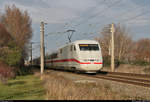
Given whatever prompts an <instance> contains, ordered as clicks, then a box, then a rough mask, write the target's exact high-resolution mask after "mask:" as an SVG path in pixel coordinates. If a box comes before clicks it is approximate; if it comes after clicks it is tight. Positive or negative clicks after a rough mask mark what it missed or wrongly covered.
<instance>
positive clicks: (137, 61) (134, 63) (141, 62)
mask: <svg viewBox="0 0 150 102" xmlns="http://www.w3.org/2000/svg"><path fill="white" fill-rule="evenodd" d="M130 64H132V65H139V66H147V65H150V62H146V61H143V60H135V61H132V62H131V63H130Z"/></svg>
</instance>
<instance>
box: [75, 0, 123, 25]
mask: <svg viewBox="0 0 150 102" xmlns="http://www.w3.org/2000/svg"><path fill="white" fill-rule="evenodd" d="M120 2H121V0H118V1H116V2H114V3H112V4H111V5H108V6H107V7H106V8H107V9H106V8H104V9H103V10H102V11H101V12H98V13H96V14H95V15H92V16H90V17H88V18H87V19H84V20H83V21H82V22H80V23H79V24H77V25H75V26H79V25H81V24H84V23H85V22H86V23H87V22H88V21H89V20H91V19H93V18H95V17H97V16H99V14H102V13H104V12H106V11H107V10H108V9H110V8H112V7H113V6H114V5H117V4H119V3H120ZM101 16H102V15H101Z"/></svg>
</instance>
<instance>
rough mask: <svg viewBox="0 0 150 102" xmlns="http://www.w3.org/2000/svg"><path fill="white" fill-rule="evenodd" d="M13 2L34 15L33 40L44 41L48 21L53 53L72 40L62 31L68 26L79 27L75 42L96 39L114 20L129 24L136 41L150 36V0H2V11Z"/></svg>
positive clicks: (36, 51) (36, 49) (48, 49)
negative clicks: (42, 25) (41, 27)
mask: <svg viewBox="0 0 150 102" xmlns="http://www.w3.org/2000/svg"><path fill="white" fill-rule="evenodd" d="M12 4H15V5H16V6H17V7H18V8H20V9H21V10H27V11H28V13H29V15H30V16H31V19H32V27H33V38H32V42H40V22H41V21H44V22H47V23H48V24H47V25H46V26H45V34H49V35H48V36H45V44H46V52H49V53H50V52H52V51H55V50H56V49H57V48H58V47H60V46H62V45H64V44H65V43H66V42H68V39H67V36H68V35H67V34H68V33H62V32H65V31H66V30H68V29H74V30H76V32H75V33H74V35H73V37H72V41H75V40H80V39H93V38H94V37H97V36H99V35H100V32H101V30H102V28H103V27H104V26H105V25H107V24H110V23H112V22H114V23H121V24H123V25H125V26H126V27H127V28H128V29H129V31H130V33H131V35H132V37H133V39H134V40H138V39H140V38H150V9H149V8H150V0H0V12H4V8H5V5H12ZM59 32H61V33H59ZM50 34H51V35H50ZM38 44H39V43H37V44H34V45H33V47H34V50H33V56H34V57H36V56H39V53H40V46H39V45H38Z"/></svg>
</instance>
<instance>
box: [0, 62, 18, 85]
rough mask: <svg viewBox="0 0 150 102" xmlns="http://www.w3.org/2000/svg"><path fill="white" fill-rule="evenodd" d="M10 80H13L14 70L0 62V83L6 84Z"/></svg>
mask: <svg viewBox="0 0 150 102" xmlns="http://www.w3.org/2000/svg"><path fill="white" fill-rule="evenodd" d="M10 78H15V73H14V68H12V67H9V66H8V65H6V64H3V63H2V62H0V81H1V82H2V83H3V84H6V83H7V80H8V79H10Z"/></svg>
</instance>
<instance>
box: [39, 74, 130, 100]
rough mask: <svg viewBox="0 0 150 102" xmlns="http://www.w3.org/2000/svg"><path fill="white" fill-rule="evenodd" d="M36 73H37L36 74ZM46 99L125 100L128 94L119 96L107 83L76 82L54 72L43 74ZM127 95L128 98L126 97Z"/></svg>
mask: <svg viewBox="0 0 150 102" xmlns="http://www.w3.org/2000/svg"><path fill="white" fill-rule="evenodd" d="M37 75H38V74H37ZM43 82H44V86H45V89H46V97H47V98H46V99H47V100H125V99H130V98H129V97H128V96H121V95H120V94H119V93H115V92H113V91H112V90H111V87H110V85H108V84H106V85H105V84H103V85H102V84H97V83H79V82H78V83H77V82H73V81H71V80H68V79H66V78H64V77H62V76H60V75H58V74H56V73H50V74H46V75H44V76H43ZM127 97H128V98H127Z"/></svg>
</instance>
